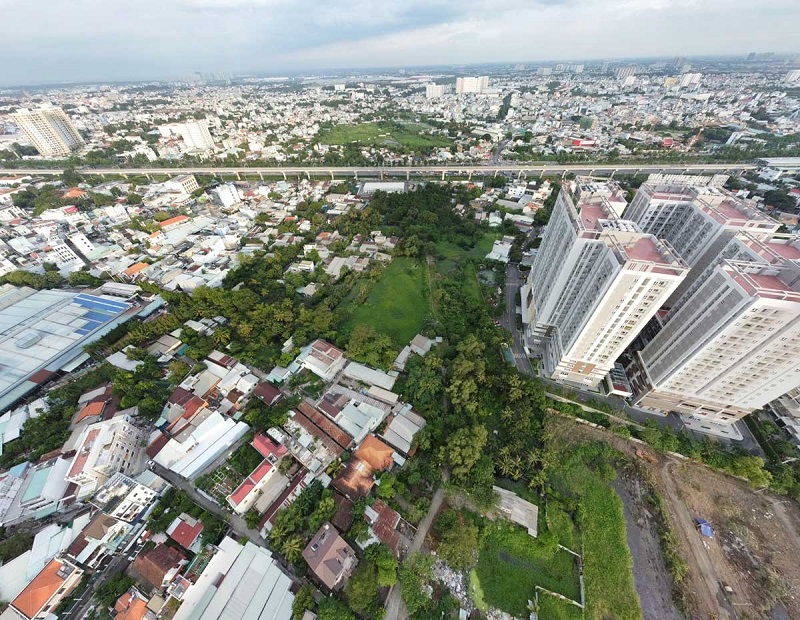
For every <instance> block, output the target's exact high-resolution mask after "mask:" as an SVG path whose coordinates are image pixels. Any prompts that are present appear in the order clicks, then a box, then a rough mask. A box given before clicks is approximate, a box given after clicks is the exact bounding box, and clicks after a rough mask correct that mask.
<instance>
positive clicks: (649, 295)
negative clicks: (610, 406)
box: [521, 188, 688, 387]
mask: <svg viewBox="0 0 800 620" xmlns="http://www.w3.org/2000/svg"><path fill="white" fill-rule="evenodd" d="M687 271H688V266H687V265H686V264H685V263H684V262H683V261H682V260H681V259H680V258H679V257H678V256H677V254H675V252H673V251H672V249H671V248H670V247H669V245H668V244H666V243H663V242H661V241H659V240H658V239H657V238H656V237H654V236H653V235H649V234H645V233H643V232H642V231H641V230H640V229H639V227H638V226H637V225H636V224H635V223H633V222H630V221H627V220H623V219H620V218H619V217H618V215H617V214H616V211H615V209H614V207H613V206H612V205H611V204H610V203H609V200H608V196H607V195H606V193H605V192H598V193H593V192H591V191H590V189H589V188H584V189H583V191H581V193H580V197H579V201H578V203H577V205H576V204H575V202H574V201H573V196H572V195H571V193H570V192H569V191H568V190H567V189H566V188H564V189H562V191H561V193H560V194H559V196H558V199H557V200H556V204H555V206H554V208H553V213H552V215H551V217H550V223H549V224H548V226H547V230H546V232H545V235H544V238H543V240H542V244H541V247H540V248H539V252H538V254H537V256H536V260H535V262H534V264H533V268H532V269H531V273H530V275H529V277H528V281H527V282H526V284H525V286H523V287H522V290H521V296H522V315H523V323H524V324H525V339H526V346H527V347H528V348H529V349H536V350H537V351H538V352H540V353H541V355H542V360H543V364H542V365H543V370H544V373H545V375H546V376H548V377H551V378H553V379H557V380H562V381H568V382H571V383H576V384H580V385H583V386H589V387H594V386H596V385H597V384H598V383H599V382H600V381H601V380H602V379H603V378H604V377H605V376H606V374H608V372H609V371H610V370H611V369H612V368H613V367H614V362H615V360H616V359H617V358H618V357H619V355H620V354H621V353H622V352H623V350H624V349H625V348H626V347H627V346H628V345H629V344H630V343H631V342H632V341H633V339H634V338H635V337H636V335H637V334H638V332H639V330H640V329H641V328H642V327H643V326H644V325H645V324H646V323H647V322H648V321H649V320H650V319H651V318H652V317H653V315H654V314H655V313H656V311H657V310H658V309H659V308H660V307H661V305H662V304H663V302H664V301H665V300H666V299H667V297H669V296H670V294H671V293H672V292H673V291H674V290H675V289H676V288H677V286H678V285H679V284H680V283H681V281H682V280H683V278H684V277H685V275H686V272H687Z"/></svg>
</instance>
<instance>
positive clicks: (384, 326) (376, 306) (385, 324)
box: [343, 257, 430, 349]
mask: <svg viewBox="0 0 800 620" xmlns="http://www.w3.org/2000/svg"><path fill="white" fill-rule="evenodd" d="M345 313H347V315H346V319H345V322H344V325H343V331H344V332H345V333H349V332H350V331H352V329H353V328H354V327H355V326H356V325H361V324H366V325H371V326H372V327H373V328H374V329H375V331H377V332H378V333H381V334H386V335H387V336H389V337H390V338H391V339H392V341H393V342H394V344H395V345H396V346H397V347H398V349H400V348H401V347H404V346H405V345H407V344H408V343H409V341H410V340H411V339H412V338H413V337H414V336H416V335H417V334H418V333H419V331H420V330H421V329H422V326H423V324H424V323H425V320H426V319H427V318H428V316H429V315H430V303H429V300H428V282H427V270H426V269H425V265H423V264H422V263H421V262H420V261H418V260H415V259H412V258H402V257H401V258H395V259H394V260H392V262H391V263H389V266H388V267H387V268H386V270H385V271H384V272H383V273H382V274H381V276H380V279H379V280H378V281H377V282H375V283H374V284H373V285H372V287H371V288H370V290H369V294H368V295H367V298H366V300H365V301H364V303H362V304H360V305H358V304H357V303H356V300H351V301H350V302H349V306H348V307H346V308H345Z"/></svg>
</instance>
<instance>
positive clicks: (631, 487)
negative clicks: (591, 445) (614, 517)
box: [613, 475, 684, 620]
mask: <svg viewBox="0 0 800 620" xmlns="http://www.w3.org/2000/svg"><path fill="white" fill-rule="evenodd" d="M613 487H614V489H615V490H616V492H617V494H618V495H619V497H620V499H621V500H622V508H623V512H624V514H625V526H626V532H627V536H626V537H627V541H628V547H629V548H630V550H631V556H632V557H633V579H634V583H635V584H636V592H637V593H638V594H639V601H640V602H641V605H642V616H643V618H644V620H684V617H683V615H682V614H681V613H680V612H679V611H678V609H677V607H675V603H674V602H673V600H672V577H671V576H670V574H669V571H668V570H667V565H666V563H665V562H664V556H663V554H662V552H661V543H660V541H659V538H658V531H657V529H656V522H655V520H654V518H653V515H652V514H651V513H650V512H648V510H647V508H646V507H645V499H644V496H645V493H646V490H645V488H644V487H643V485H642V484H641V483H640V481H639V480H636V479H635V478H628V477H623V476H622V475H620V477H618V478H617V479H616V480H615V481H614V484H613Z"/></svg>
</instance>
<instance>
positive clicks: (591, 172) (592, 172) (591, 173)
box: [589, 168, 594, 177]
mask: <svg viewBox="0 0 800 620" xmlns="http://www.w3.org/2000/svg"><path fill="white" fill-rule="evenodd" d="M593 176H594V168H592V169H591V170H589V177H593Z"/></svg>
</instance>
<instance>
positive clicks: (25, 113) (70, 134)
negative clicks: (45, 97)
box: [11, 106, 84, 157]
mask: <svg viewBox="0 0 800 620" xmlns="http://www.w3.org/2000/svg"><path fill="white" fill-rule="evenodd" d="M11 117H12V118H13V119H14V122H15V123H16V124H17V125H18V126H19V128H20V129H21V130H22V132H23V133H24V134H25V136H26V137H27V138H28V140H30V141H31V142H32V143H33V146H35V147H36V150H37V151H39V153H41V154H42V155H43V156H45V157H64V156H67V155H69V154H70V153H71V152H72V151H76V150H78V149H80V148H81V147H82V146H83V145H84V142H83V138H81V135H80V134H79V133H78V130H77V129H75V126H74V125H73V124H72V121H70V120H69V117H68V116H67V115H66V114H65V113H64V110H62V109H61V108H56V107H53V106H49V107H42V108H39V109H36V110H27V109H24V108H23V109H20V110H17V112H16V113H15V114H12V115H11Z"/></svg>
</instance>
